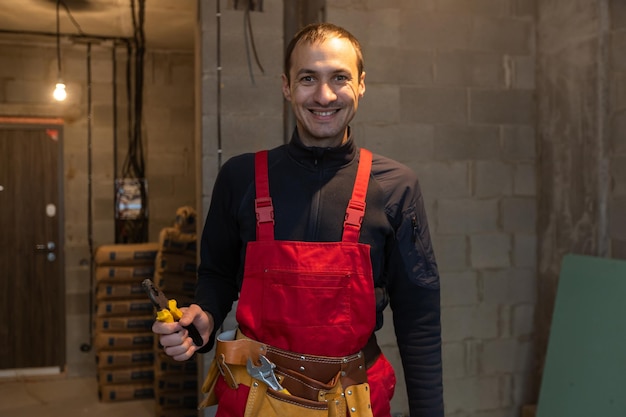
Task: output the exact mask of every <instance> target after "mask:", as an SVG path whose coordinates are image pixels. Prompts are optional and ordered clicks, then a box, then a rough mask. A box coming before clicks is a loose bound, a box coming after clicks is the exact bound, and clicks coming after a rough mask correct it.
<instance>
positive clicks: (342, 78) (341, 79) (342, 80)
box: [335, 75, 349, 82]
mask: <svg viewBox="0 0 626 417" xmlns="http://www.w3.org/2000/svg"><path fill="white" fill-rule="evenodd" d="M335 80H336V81H341V82H344V81H348V80H349V78H348V76H346V75H337V76H335Z"/></svg>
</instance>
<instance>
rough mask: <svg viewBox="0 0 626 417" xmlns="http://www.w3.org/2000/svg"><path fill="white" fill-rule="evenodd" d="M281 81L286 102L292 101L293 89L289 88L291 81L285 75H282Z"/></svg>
mask: <svg viewBox="0 0 626 417" xmlns="http://www.w3.org/2000/svg"><path fill="white" fill-rule="evenodd" d="M281 79H282V81H283V97H285V100H287V101H291V89H290V88H289V80H288V79H287V76H286V75H285V74H282V75H281Z"/></svg>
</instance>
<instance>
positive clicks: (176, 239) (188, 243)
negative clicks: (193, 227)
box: [159, 227, 198, 259]
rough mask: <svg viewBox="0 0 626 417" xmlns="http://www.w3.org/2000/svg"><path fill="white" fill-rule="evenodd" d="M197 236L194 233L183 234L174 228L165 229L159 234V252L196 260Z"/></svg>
mask: <svg viewBox="0 0 626 417" xmlns="http://www.w3.org/2000/svg"><path fill="white" fill-rule="evenodd" d="M197 247H198V244H197V236H196V234H195V233H183V232H182V231H181V230H180V229H177V228H175V227H165V228H163V229H161V232H160V233H159V248H160V250H161V252H168V253H180V254H184V255H187V256H191V257H193V258H194V259H195V258H196V255H197V254H196V252H197Z"/></svg>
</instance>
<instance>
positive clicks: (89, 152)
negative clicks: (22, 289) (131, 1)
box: [80, 42, 95, 352]
mask: <svg viewBox="0 0 626 417" xmlns="http://www.w3.org/2000/svg"><path fill="white" fill-rule="evenodd" d="M91 104H92V96H91V42H89V43H87V195H88V196H89V197H88V198H87V235H88V243H89V253H90V254H91V255H90V257H89V323H90V325H89V343H85V344H83V345H82V346H81V347H80V349H81V350H82V351H83V352H88V351H90V350H91V346H92V342H93V326H92V325H91V323H93V310H94V309H93V308H92V306H93V297H94V290H95V285H94V273H93V270H94V260H93V253H94V247H93V203H92V200H93V192H92V172H93V169H92V168H93V167H92V160H93V153H92V116H93V111H92V105H91Z"/></svg>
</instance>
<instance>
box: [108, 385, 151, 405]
mask: <svg viewBox="0 0 626 417" xmlns="http://www.w3.org/2000/svg"><path fill="white" fill-rule="evenodd" d="M98 396H99V398H100V401H102V402H116V401H129V400H144V399H149V398H154V387H153V384H152V383H144V384H112V385H100V386H99V388H98Z"/></svg>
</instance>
